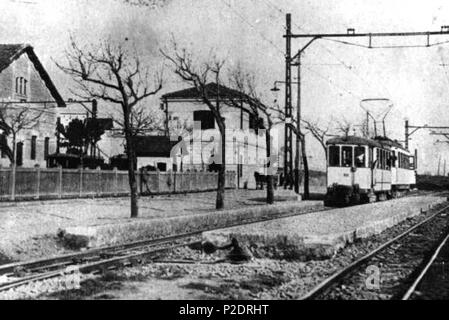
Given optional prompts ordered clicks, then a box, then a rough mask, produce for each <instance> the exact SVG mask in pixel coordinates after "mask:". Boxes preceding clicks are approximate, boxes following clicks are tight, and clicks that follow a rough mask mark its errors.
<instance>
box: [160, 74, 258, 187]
mask: <svg viewBox="0 0 449 320" xmlns="http://www.w3.org/2000/svg"><path fill="white" fill-rule="evenodd" d="M206 91H207V93H208V96H209V97H210V99H211V100H212V101H216V100H217V98H219V99H218V100H219V102H225V101H226V99H234V100H235V99H239V98H240V99H241V97H242V93H240V92H239V91H236V90H233V89H230V88H227V87H225V86H222V85H217V84H215V83H209V84H207V85H206ZM161 99H162V105H161V106H162V108H163V110H164V112H165V115H166V131H167V132H166V135H167V136H170V137H171V141H177V139H176V138H177V136H178V135H181V136H182V137H184V140H185V141H186V142H188V143H187V145H188V148H187V149H188V152H185V153H184V155H182V156H181V155H180V154H179V152H178V156H177V160H176V162H177V163H176V167H177V168H181V167H182V168H183V169H184V170H187V169H196V170H207V169H208V168H210V166H209V165H211V164H212V163H213V162H214V159H215V156H217V154H218V152H219V150H220V145H219V141H220V133H219V130H218V125H217V123H216V122H215V120H214V117H213V115H212V112H211V111H210V109H209V108H208V107H207V106H206V105H205V104H204V103H203V102H201V98H200V96H199V94H198V91H197V89H196V88H194V87H193V88H188V89H184V90H180V91H175V92H170V93H167V94H164V95H163V96H162V97H161ZM221 110H222V115H223V117H224V119H225V124H226V142H225V144H226V170H227V171H235V172H236V173H237V182H238V186H239V187H245V186H246V187H249V188H252V187H255V179H254V173H255V172H260V173H263V172H264V163H265V160H266V148H265V136H264V135H263V134H262V132H260V131H259V129H260V128H263V119H261V118H259V117H257V115H255V114H254V113H253V112H251V110H250V109H249V107H248V106H246V105H245V103H244V102H243V101H242V103H241V108H235V107H231V106H228V105H225V104H224V103H222V105H221ZM194 123H196V124H197V127H195V126H194ZM183 131H184V132H183ZM186 137H190V138H189V139H186ZM173 165H174V164H173Z"/></svg>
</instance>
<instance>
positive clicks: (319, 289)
mask: <svg viewBox="0 0 449 320" xmlns="http://www.w3.org/2000/svg"><path fill="white" fill-rule="evenodd" d="M448 209H449V205H447V206H445V207H444V208H442V209H440V210H438V211H437V212H436V213H434V214H433V215H431V216H430V217H428V218H426V219H425V220H423V221H421V222H420V223H418V224H416V225H414V226H413V227H411V228H409V229H407V230H406V231H404V232H402V233H401V234H399V235H397V236H396V237H394V238H393V239H391V240H389V241H387V242H385V243H384V244H382V245H380V246H379V247H377V248H376V249H374V250H373V251H371V252H369V253H367V254H366V255H364V256H363V257H361V258H360V259H358V260H356V261H354V262H352V263H351V264H350V265H348V266H347V267H345V268H343V269H341V270H340V271H338V272H336V273H334V274H333V275H332V276H330V277H328V278H326V279H325V280H324V281H322V282H321V283H320V284H318V285H317V286H315V287H314V288H313V289H312V290H310V291H309V292H307V293H306V294H305V295H303V296H302V297H300V298H299V300H312V299H315V298H316V297H317V296H319V295H320V294H321V293H323V292H324V291H325V290H327V289H328V288H330V287H331V286H332V285H333V284H334V283H336V282H337V281H339V280H340V279H342V278H343V277H344V276H345V275H347V274H348V273H350V272H351V271H353V270H354V269H356V268H357V267H358V266H360V265H362V264H363V263H365V262H366V261H367V260H369V259H370V258H371V257H373V256H374V255H376V254H377V253H379V252H380V251H382V250H384V249H386V248H387V247H389V246H390V245H392V244H393V243H395V242H396V241H398V240H400V239H402V238H403V237H405V236H407V235H408V234H410V233H411V232H412V231H414V230H416V229H417V228H419V227H421V226H422V225H424V224H426V223H427V222H429V221H431V220H432V219H434V218H435V217H436V216H438V215H439V214H441V213H442V212H444V211H446V210H448Z"/></svg>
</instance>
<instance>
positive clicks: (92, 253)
mask: <svg viewBox="0 0 449 320" xmlns="http://www.w3.org/2000/svg"><path fill="white" fill-rule="evenodd" d="M409 196H416V195H415V194H411V195H409ZM332 209H335V208H334V207H324V206H323V207H320V206H314V207H310V208H308V210H305V211H302V212H295V213H289V214H281V215H264V216H260V217H259V218H257V219H251V218H249V219H245V220H243V221H238V222H235V223H231V224H228V225H226V226H218V227H212V228H204V229H201V230H197V231H192V232H187V233H182V234H177V235H173V236H167V237H163V238H156V239H147V240H139V241H135V242H130V243H125V244H120V245H114V246H104V247H99V248H95V249H90V250H86V251H83V252H80V253H69V254H64V255H60V256H57V257H53V258H44V259H36V260H31V261H25V262H15V263H9V264H4V265H0V275H7V276H10V275H12V274H13V273H14V272H15V271H16V270H20V269H21V268H22V269H23V271H25V272H26V271H31V272H36V271H38V270H39V269H41V270H48V269H49V268H54V267H60V268H59V269H58V270H52V271H46V272H45V273H38V274H35V275H28V276H25V277H21V278H18V279H15V280H13V281H8V282H5V283H3V284H2V283H0V291H4V290H7V289H8V288H9V287H8V285H11V287H16V286H19V285H22V284H26V283H29V282H31V281H36V280H41V279H42V280H43V279H48V278H52V277H57V276H62V275H64V274H67V272H69V271H67V270H68V267H70V266H73V267H75V269H77V268H78V266H79V267H80V268H81V267H82V268H84V269H83V270H85V268H86V267H83V266H84V265H83V264H81V265H80V261H81V263H82V262H84V261H82V260H83V259H84V260H86V259H89V258H95V259H98V261H95V262H91V263H90V265H92V266H96V265H98V264H99V265H101V264H104V263H107V261H116V260H117V261H121V260H123V259H126V258H127V257H129V255H128V254H127V255H125V256H118V257H114V258H110V259H102V256H104V255H108V256H111V255H120V254H121V253H127V252H129V251H130V250H138V249H140V250H143V249H145V250H148V249H150V248H151V247H155V246H159V245H164V244H170V243H172V242H174V241H177V240H183V239H188V238H191V237H195V236H199V235H201V234H202V233H203V232H206V231H213V230H217V229H222V228H230V227H235V226H241V225H247V224H252V223H257V222H264V221H269V220H275V219H282V218H288V217H294V216H298V215H302V214H307V213H314V212H322V211H327V210H332ZM197 242H198V241H195V242H191V243H197ZM187 245H188V244H181V245H180V246H187ZM175 247H176V246H171V247H168V248H163V249H161V250H163V251H165V250H170V249H172V248H175ZM146 252H150V253H151V252H152V251H145V252H144V253H137V254H135V255H136V257H137V256H139V255H142V254H146ZM133 255H134V254H133ZM105 261H106V262H105ZM64 267H65V268H64ZM69 273H70V272H69Z"/></svg>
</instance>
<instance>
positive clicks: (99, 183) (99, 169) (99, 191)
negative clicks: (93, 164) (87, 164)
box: [97, 166, 103, 197]
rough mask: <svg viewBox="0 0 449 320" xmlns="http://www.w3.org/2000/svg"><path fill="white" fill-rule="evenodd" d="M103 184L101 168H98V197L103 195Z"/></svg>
mask: <svg viewBox="0 0 449 320" xmlns="http://www.w3.org/2000/svg"><path fill="white" fill-rule="evenodd" d="M102 187H103V186H102V184H101V168H100V166H97V197H100V196H101V195H102V193H103V192H102Z"/></svg>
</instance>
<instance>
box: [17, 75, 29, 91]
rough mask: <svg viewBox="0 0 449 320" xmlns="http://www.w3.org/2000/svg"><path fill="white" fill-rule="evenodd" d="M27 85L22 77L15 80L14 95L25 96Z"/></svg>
mask: <svg viewBox="0 0 449 320" xmlns="http://www.w3.org/2000/svg"><path fill="white" fill-rule="evenodd" d="M27 83H28V81H27V80H26V79H25V78H23V77H17V78H16V93H17V94H21V95H26V94H27Z"/></svg>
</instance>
